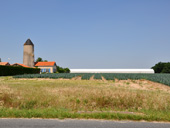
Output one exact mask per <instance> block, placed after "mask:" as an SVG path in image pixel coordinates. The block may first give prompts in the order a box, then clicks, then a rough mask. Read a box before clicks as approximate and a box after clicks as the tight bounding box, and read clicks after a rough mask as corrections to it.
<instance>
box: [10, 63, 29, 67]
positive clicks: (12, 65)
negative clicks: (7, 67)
mask: <svg viewBox="0 0 170 128" xmlns="http://www.w3.org/2000/svg"><path fill="white" fill-rule="evenodd" d="M15 65H16V66H17V65H19V66H22V67H26V68H30V67H28V66H26V65H24V64H19V63H15V64H12V66H15Z"/></svg>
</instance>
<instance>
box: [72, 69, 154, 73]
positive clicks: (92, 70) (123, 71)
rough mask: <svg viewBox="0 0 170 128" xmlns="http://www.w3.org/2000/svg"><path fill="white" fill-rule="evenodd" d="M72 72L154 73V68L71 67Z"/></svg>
mask: <svg viewBox="0 0 170 128" xmlns="http://www.w3.org/2000/svg"><path fill="white" fill-rule="evenodd" d="M70 73H154V70H153V69H70Z"/></svg>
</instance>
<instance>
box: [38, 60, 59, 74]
mask: <svg viewBox="0 0 170 128" xmlns="http://www.w3.org/2000/svg"><path fill="white" fill-rule="evenodd" d="M35 67H38V68H40V69H41V70H40V71H41V72H46V73H55V72H56V71H57V65H56V63H55V62H54V61H52V62H37V63H36V64H35Z"/></svg>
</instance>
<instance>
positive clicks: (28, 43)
mask: <svg viewBox="0 0 170 128" xmlns="http://www.w3.org/2000/svg"><path fill="white" fill-rule="evenodd" d="M24 45H34V44H33V43H32V41H31V40H30V39H28V40H27V41H26V42H25V43H24Z"/></svg>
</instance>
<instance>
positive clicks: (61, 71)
mask: <svg viewBox="0 0 170 128" xmlns="http://www.w3.org/2000/svg"><path fill="white" fill-rule="evenodd" d="M57 73H70V69H69V68H62V67H60V66H57Z"/></svg>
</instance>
